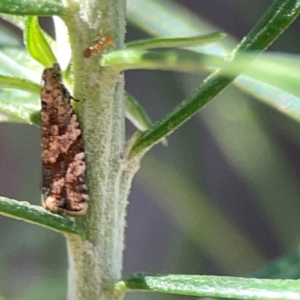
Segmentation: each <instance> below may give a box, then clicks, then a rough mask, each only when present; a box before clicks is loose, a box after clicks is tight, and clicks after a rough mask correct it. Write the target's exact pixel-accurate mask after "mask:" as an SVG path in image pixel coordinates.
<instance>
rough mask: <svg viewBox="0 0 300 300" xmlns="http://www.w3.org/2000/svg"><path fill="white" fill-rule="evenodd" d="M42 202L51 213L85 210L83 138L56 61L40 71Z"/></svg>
mask: <svg viewBox="0 0 300 300" xmlns="http://www.w3.org/2000/svg"><path fill="white" fill-rule="evenodd" d="M42 80H43V86H42V88H41V106H42V108H41V132H42V165H43V186H42V204H43V206H44V207H45V208H46V209H48V210H50V211H51V212H52V213H56V214H64V215H68V216H79V215H83V214H85V213H86V212H87V209H88V203H87V201H88V194H87V186H86V183H85V168H86V164H85V157H84V142H83V139H82V134H81V129H80V126H79V123H78V120H77V116H76V114H75V112H74V110H73V107H72V105H71V100H72V99H74V98H73V97H72V96H71V95H70V93H69V91H68V90H67V88H66V87H65V86H64V85H63V83H62V75H61V69H60V66H59V64H58V63H54V64H53V66H52V67H51V68H46V69H45V70H44V72H43V75H42Z"/></svg>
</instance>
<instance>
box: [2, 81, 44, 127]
mask: <svg viewBox="0 0 300 300" xmlns="http://www.w3.org/2000/svg"><path fill="white" fill-rule="evenodd" d="M0 87H4V89H1V92H0V112H1V114H2V121H11V122H25V123H31V122H32V118H31V114H32V113H33V112H35V111H36V110H37V109H39V102H38V101H37V99H38V97H36V96H35V95H38V94H39V91H40V85H39V84H37V83H34V82H32V81H30V80H26V79H23V78H20V77H12V76H7V75H0ZM7 88H13V89H18V90H11V89H7ZM25 92H27V93H25ZM4 116H5V117H4Z"/></svg>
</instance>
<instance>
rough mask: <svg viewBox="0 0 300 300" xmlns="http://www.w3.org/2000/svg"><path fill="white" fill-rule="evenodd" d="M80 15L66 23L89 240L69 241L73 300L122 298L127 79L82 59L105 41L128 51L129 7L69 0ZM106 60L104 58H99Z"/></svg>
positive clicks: (119, 2) (131, 169)
mask: <svg viewBox="0 0 300 300" xmlns="http://www.w3.org/2000/svg"><path fill="white" fill-rule="evenodd" d="M67 2H68V5H69V7H68V9H70V10H71V11H76V10H77V12H76V13H75V14H73V15H72V16H70V15H69V16H67V17H65V18H64V21H65V23H66V25H67V27H68V29H69V36H70V44H71V49H72V59H73V61H72V62H73V72H74V97H75V98H76V99H82V100H81V101H79V102H78V105H77V110H78V116H79V120H80V123H81V126H82V130H83V138H84V141H85V155H86V161H87V183H88V191H89V198H90V200H89V210H88V212H87V214H86V215H85V216H83V217H80V218H77V222H78V223H79V224H80V225H81V226H82V227H83V228H84V230H85V236H84V238H82V237H76V236H74V235H68V236H67V245H68V255H69V264H70V266H69V274H68V276H69V290H68V299H69V300H86V299H89V300H98V299H102V300H105V299H107V300H108V299H110V300H111V299H114V300H119V299H122V298H123V292H120V291H115V290H114V282H115V281H116V280H117V279H118V278H120V276H121V270H122V255H123V247H124V228H125V211H126V205H127V196H128V191H129V188H130V185H131V180H132V177H133V174H134V173H135V171H136V169H137V165H138V164H134V165H132V166H128V165H127V164H126V161H124V144H125V125H124V123H125V102H124V80H123V75H120V74H116V73H114V72H111V71H110V70H108V69H105V68H101V67H100V66H99V64H98V59H99V55H97V54H95V55H92V56H91V57H90V58H88V59H86V58H84V57H83V54H82V53H83V51H84V49H85V48H87V47H90V46H91V45H93V43H94V42H95V40H96V39H97V38H99V36H100V37H101V35H106V34H107V35H110V36H112V37H113V39H114V46H113V47H114V48H115V49H120V48H122V47H123V46H124V34H125V5H126V3H125V1H123V0H116V1H111V0H102V1H98V0H88V1H79V0H78V1H77V0H69V1H67ZM99 54H101V53H99Z"/></svg>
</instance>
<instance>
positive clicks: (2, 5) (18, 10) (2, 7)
mask: <svg viewBox="0 0 300 300" xmlns="http://www.w3.org/2000/svg"><path fill="white" fill-rule="evenodd" d="M0 12H2V13H5V14H11V15H21V16H22V15H37V16H52V15H63V14H65V8H64V6H63V4H62V1H60V0H51V1H49V0H38V1H32V0H1V1H0Z"/></svg>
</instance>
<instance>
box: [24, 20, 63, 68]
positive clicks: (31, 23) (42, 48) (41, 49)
mask: <svg viewBox="0 0 300 300" xmlns="http://www.w3.org/2000/svg"><path fill="white" fill-rule="evenodd" d="M24 43H25V45H26V48H27V50H28V52H29V53H30V55H31V56H32V57H33V58H34V59H36V60H37V61H38V62H40V63H41V64H42V65H44V66H46V67H50V66H52V65H53V63H54V62H56V61H57V60H56V58H55V55H54V54H53V52H52V49H51V47H50V45H49V43H48V42H47V39H46V38H45V33H44V32H43V31H42V29H41V27H40V25H39V22H38V17H36V16H29V17H27V20H26V22H25V30H24Z"/></svg>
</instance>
